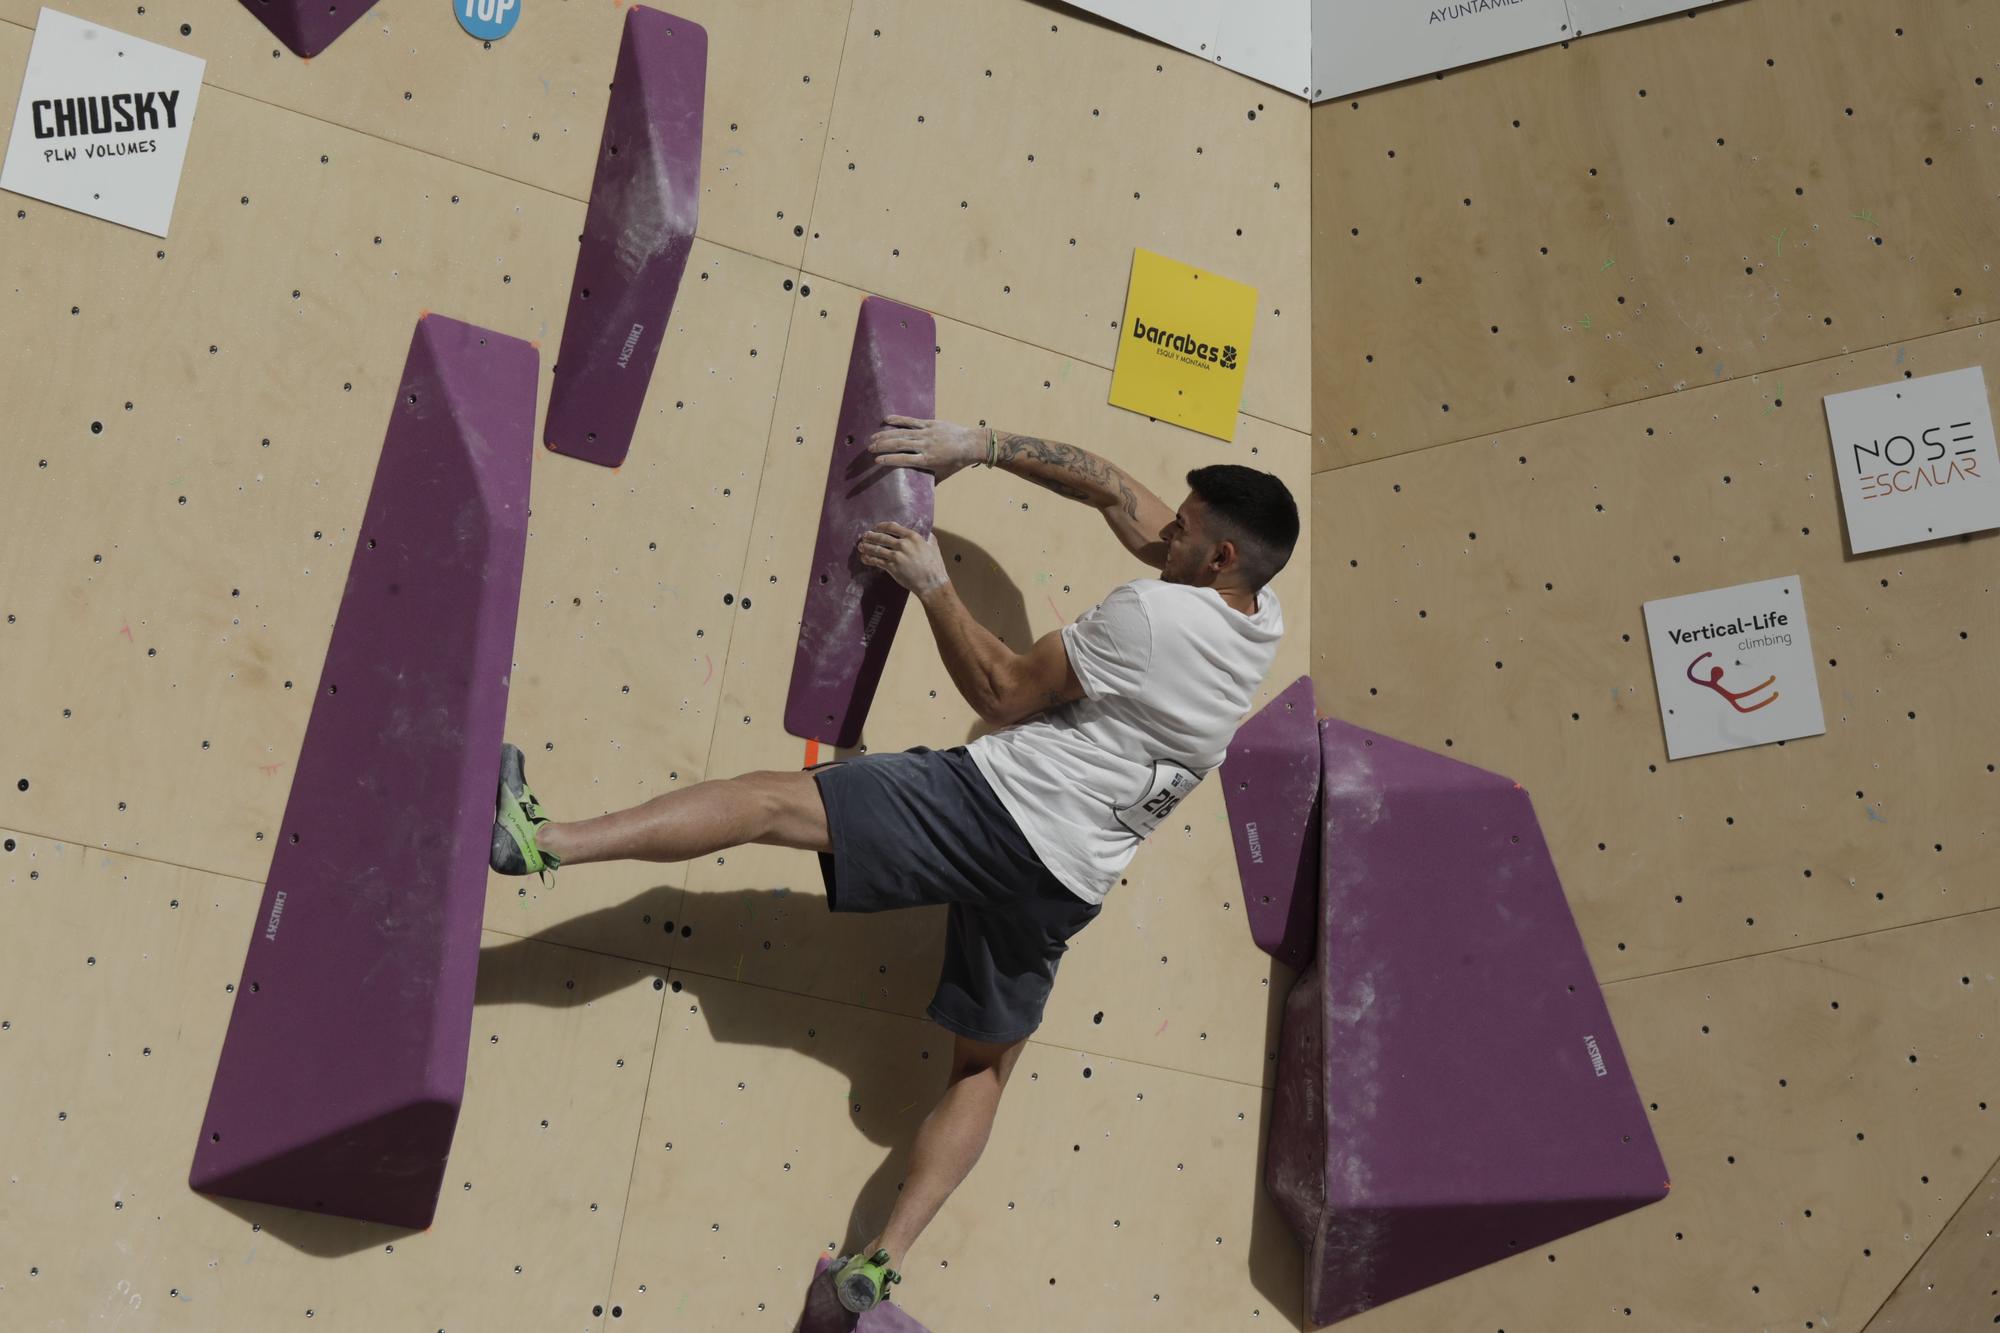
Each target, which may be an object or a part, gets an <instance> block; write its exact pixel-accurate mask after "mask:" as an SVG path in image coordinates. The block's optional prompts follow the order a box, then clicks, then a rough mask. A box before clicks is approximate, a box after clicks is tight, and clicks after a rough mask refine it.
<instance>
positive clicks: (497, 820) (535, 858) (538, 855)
mask: <svg viewBox="0 0 2000 1333" xmlns="http://www.w3.org/2000/svg"><path fill="white" fill-rule="evenodd" d="M524 764H525V760H524V759H523V757H522V755H521V751H520V750H519V748H517V747H516V746H512V745H508V744H505V743H504V742H503V743H502V744H501V746H500V795H499V798H498V799H497V800H496V801H495V803H494V807H493V859H492V865H493V868H494V869H495V870H497V871H499V872H500V873H501V874H503V875H541V876H542V883H544V884H553V881H552V880H550V879H549V877H548V874H547V873H546V872H548V871H552V870H555V869H557V868H558V867H560V866H561V865H562V859H561V858H560V857H558V856H556V855H554V854H553V853H551V852H545V851H543V850H542V849H541V848H539V847H537V846H535V834H536V832H537V830H539V829H540V828H541V826H542V825H544V824H546V823H548V822H549V817H548V816H547V815H546V814H544V813H542V803H541V802H540V801H537V800H536V799H535V793H534V792H532V791H530V790H528V779H527V774H526V772H525V771H524Z"/></svg>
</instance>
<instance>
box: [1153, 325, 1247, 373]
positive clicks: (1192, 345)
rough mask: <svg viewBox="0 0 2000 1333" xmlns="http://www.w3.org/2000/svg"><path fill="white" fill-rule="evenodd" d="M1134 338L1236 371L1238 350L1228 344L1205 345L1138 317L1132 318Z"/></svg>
mask: <svg viewBox="0 0 2000 1333" xmlns="http://www.w3.org/2000/svg"><path fill="white" fill-rule="evenodd" d="M1132 336H1133V337H1134V338H1137V339H1138V340H1139V341H1140V342H1148V343H1151V344H1153V345H1154V346H1155V347H1158V348H1159V349H1160V350H1161V351H1162V352H1179V353H1180V354H1181V355H1182V356H1183V357H1192V358H1193V359H1194V360H1196V361H1205V362H1207V363H1209V364H1210V365H1218V366H1220V367H1221V368H1222V369H1224V370H1234V369H1236V349H1235V348H1234V347H1231V346H1229V345H1228V344H1227V343H1222V344H1216V343H1205V342H1202V341H1200V340H1199V339H1197V338H1195V337H1194V336H1193V335H1192V334H1187V333H1175V332H1173V331H1172V330H1171V329H1163V328H1161V327H1160V326H1159V325H1157V324H1148V323H1146V321H1145V320H1143V319H1141V318H1139V317H1138V316H1137V315H1134V316H1132Z"/></svg>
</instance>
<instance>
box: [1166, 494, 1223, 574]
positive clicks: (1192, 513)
mask: <svg viewBox="0 0 2000 1333" xmlns="http://www.w3.org/2000/svg"><path fill="white" fill-rule="evenodd" d="M1206 519H1207V505H1206V503H1205V502H1204V501H1203V500H1202V498H1201V497H1200V496H1199V495H1196V494H1195V493H1194V492H1193V491H1189V492H1188V497H1187V499H1185V500H1183V501H1182V502H1181V507H1180V510H1179V511H1178V512H1177V513H1176V514H1175V515H1174V518H1173V521H1172V522H1171V523H1169V524H1167V526H1166V527H1164V528H1162V529H1160V540H1161V541H1163V542H1165V543H1166V544H1167V563H1166V564H1165V566H1163V567H1162V568H1161V570H1160V578H1161V579H1162V580H1163V581H1164V582H1167V583H1194V582H1196V580H1197V578H1198V576H1199V574H1200V571H1201V567H1202V566H1203V565H1204V564H1206V563H1207V562H1208V558H1209V556H1211V555H1213V554H1214V543H1213V542H1211V541H1209V540H1208V537H1207V535H1206V534H1205V533H1204V532H1203V531H1202V528H1203V526H1204V523H1205V521H1206Z"/></svg>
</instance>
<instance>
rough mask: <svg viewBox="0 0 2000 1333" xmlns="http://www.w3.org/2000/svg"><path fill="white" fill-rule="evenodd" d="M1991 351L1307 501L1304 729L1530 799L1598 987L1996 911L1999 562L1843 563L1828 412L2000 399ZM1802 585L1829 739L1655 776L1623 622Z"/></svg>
mask: <svg viewBox="0 0 2000 1333" xmlns="http://www.w3.org/2000/svg"><path fill="white" fill-rule="evenodd" d="M1993 344H1994V340H1993V339H1992V338H1991V337H1989V336H1987V334H1986V332H1985V330H1983V329H1971V330H1965V331H1960V332H1955V333H1944V334H1938V335H1936V336H1934V337H1931V338H1925V339H1920V340H1917V341H1915V342H1912V343H1909V344H1906V345H1899V346H1895V347H1884V348H1879V349H1876V350H1874V351H1870V352H1866V353H1863V354H1860V355H1857V356H1851V357H1838V358H1834V359H1832V360H1828V361H1822V362H1816V363H1813V364H1811V365H1806V366H1793V367H1790V368H1788V369H1786V370H1784V371H1782V372H1779V373H1776V374H1771V375H1752V376H1750V377H1747V378H1744V379H1739V380H1732V381H1727V382H1724V383H1722V384H1718V385H1715V386H1712V387H1708V388H1703V389H1700V390H1695V391H1690V392H1688V393H1685V394H1679V395H1676V396H1674V397H1671V398H1663V399H1653V400H1651V401H1648V402H1642V403H1633V404H1628V405H1625V406H1621V407H1615V408H1606V409H1604V410H1602V411H1599V412H1595V413H1591V414H1589V415H1587V416H1580V417H1572V418H1569V419H1566V420H1563V421H1557V422H1551V423H1547V424H1544V425H1540V426H1531V427H1524V428H1522V429H1520V430H1517V431H1510V432H1506V433H1504V434H1501V435H1498V436H1496V437H1494V438H1492V439H1490V440H1488V439H1482V440H1478V441H1472V442H1468V443H1464V444H1457V445H1452V446H1449V447H1446V448H1439V449H1430V450H1425V451H1423V452H1421V453H1417V454H1411V455H1408V456H1405V457H1400V458H1389V459H1383V460H1380V461H1377V462H1373V463H1368V464H1363V465H1359V466H1355V467H1350V468H1342V469H1339V470H1337V471H1333V472H1325V473H1319V474H1316V476H1315V478H1314V523H1315V524H1316V526H1317V529H1318V531H1317V545H1316V549H1317V550H1318V551H1319V552H1320V563H1319V564H1318V566H1317V569H1316V575H1317V577H1316V579H1315V582H1314V586H1313V600H1314V610H1313V623H1314V625H1315V627H1316V629H1317V632H1316V634H1315V637H1314V643H1313V677H1314V680H1315V683H1316V685H1317V689H1318V698H1319V707H1320V709H1321V710H1322V711H1323V712H1329V713H1333V714H1336V715H1338V716H1340V717H1343V718H1345V719H1347V720H1348V721H1351V722H1354V723H1356V724H1357V725H1360V726H1364V727H1369V728H1371V729H1375V730H1379V731H1384V732H1386V733H1388V734H1390V735H1393V736H1395V737H1397V738H1398V739H1399V740H1404V741H1407V742H1409V743H1411V744H1413V745H1419V746H1423V747H1425V748H1428V749H1434V750H1438V751H1440V752H1443V753H1447V754H1450V755H1452V756H1453V757H1455V758H1458V759H1462V760H1464V761H1465V762H1467V763H1471V764H1475V765H1477V766H1479V767H1481V768H1486V769H1491V770H1493V771H1496V772H1503V773H1506V774H1508V775H1509V776H1511V777H1513V778H1514V779H1515V780H1516V781H1519V782H1520V783H1522V784H1523V785H1525V786H1526V787H1527V788H1528V790H1529V791H1530V792H1531V793H1532V794H1533V795H1534V798H1535V804H1536V809H1537V811H1538V812H1539V814H1540V816H1541V819H1542V825H1543V829H1544V831H1545V832H1546V834H1547V835H1548V839H1549V844H1550V847H1551V849H1552V851H1553V853H1554V856H1555V862H1556V868H1557V870H1558V871H1559V872H1560V873H1561V875H1562V878H1563V887H1564V889H1565V891H1566V892H1567V894H1568V896H1569V900H1570V903H1571V905H1572V907H1573V909H1574V911H1575V913H1576V916H1577V919H1578V923H1579V925H1580V927H1581V929H1582V931H1583V935H1584V938H1585V940H1586V941H1588V942H1589V945H1590V948H1591V953H1592V957H1593V959H1594V960H1595V962H1596V965H1597V968H1598V975H1599V977H1600V978H1601V979H1604V980H1615V979H1618V978H1621V977H1630V976H1639V975H1645V974H1651V973H1657V972H1662V971H1667V970H1670V969H1675V968H1684V967H1690V966H1696V965H1699V964H1701V963H1705V962H1712V961H1715V960H1719V959H1724V958H1732V957H1740V956H1744V955H1749V954H1760V953H1765V952H1768V951H1770V950H1772V949H1776V948H1784V947H1791V946H1794V945H1798V944H1801V943H1805V942H1810V941H1814V940H1831V939H1843V938H1846V937H1848V936H1852V935H1858V934H1863V933H1866V932H1870V931H1884V930H1888V929H1891V928H1893V927H1897V926H1907V925H1910V924H1913V923H1915V922H1920V921H1932V920H1941V919H1945V918H1949V917H1955V916H1957V915H1959V914H1961V913H1964V912H1969V911H1975V910H1979V909H1984V908H1992V907H1994V906H1996V905H2000V890H1996V887H1995V886H1996V878H1995V875H1994V868H1995V853H1994V851H1993V849H1992V847H1991V846H1990V843H1991V840H1992V832H1993V829H1992V822H1993V821H1992V812H1993V809H1994V793H1995V792H1996V790H2000V787H1996V785H1995V784H1996V783H2000V776H1996V774H1995V771H1994V769H1995V766H1996V765H2000V723H1996V721H1995V717H1994V713H1993V710H1992V709H1991V708H1990V707H1988V706H1987V705H1986V704H1985V702H1984V699H1985V697H1986V695H1987V694H1988V693H1989V692H1990V687H1991V682H1992V680H1993V668H1992V661H1991V649H1992V646H1993V644H1994V643H1995V642H1996V641H2000V608H1996V607H1995V605H1994V602H1993V598H1992V597H1991V595H1990V594H1989V593H1988V592H1987V591H1986V589H1987V585H1988V584H1989V583H1990V579H1988V578H1986V577H1985V576H1984V575H1982V574H1978V573H1974V572H1971V571H1974V570H1976V569H1978V568H1982V567H1983V566H1981V565H1980V563H1979V562H1980V553H1981V552H1982V551H1986V550H1990V549H1991V546H1992V543H1993V541H1994V537H1993V536H1992V535H1991V534H1985V535H1975V536H1970V537H1967V538H1963V539H1951V540H1946V541H1938V542H1930V543H1925V544H1921V545H1918V546H1913V547H1909V548H1906V549H1902V550H1897V551H1889V552H1883V553H1881V554H1880V555H1875V556H1869V557H1866V558H1862V559H1854V558H1851V557H1849V556H1848V555H1847V553H1846V547H1845V542H1844V538H1843V535H1842V523H1841V517H1840V500H1839V494H1838V486H1837V482H1836V480H1835V477H1834V471H1833V466H1832V459H1831V450H1830V448H1829V446H1828V443H1827V436H1826V420H1825V413H1824V411H1823V410H1822V409H1821V406H1820V400H1821V397H1822V395H1824V394H1827V393H1833V392H1839V391H1842V390H1846V389H1854V388H1861V387H1863V386H1866V385H1870V384H1881V383H1886V382H1889V381H1891V380H1896V379H1898V378H1902V377H1916V376H1923V375H1928V374H1931V373H1934V372H1938V371H1944V370H1949V369H1955V368H1957V367H1961V366H1967V365H1982V366H1984V367H1985V369H1986V375H1987V380H1988V383H1989V384H1992V383H1994V382H1996V381H2000V356H1996V348H1995V347H1994V345H1993ZM1781 403H1782V406H1781V405H1780V404H1781ZM1790 574H1797V575H1799V576H1800V577H1801V579H1802V580H1803V590H1804V597H1805V609H1806V613H1807V616H1808V617H1809V620H1810V625H1811V630H1812V642H1813V648H1814V651H1815V653H1816V655H1817V659H1818V660H1817V687H1818V690H1819V692H1820V697H1821V699H1822V702H1823V705H1824V709H1825V712H1826V722H1827V732H1826V735H1824V736H1817V737H1806V738H1803V739H1800V740H1795V741H1791V742H1788V743H1785V744H1782V745H1764V746H1757V747H1753V748H1749V749H1744V750H1738V751H1733V752H1730V753H1726V754H1721V755H1715V756H1705V757H1702V758H1698V759H1689V760H1682V761H1678V762H1669V761H1668V759H1667V756H1666V747H1665V737H1664V734H1663V732H1662V729H1661V719H1660V709H1659V700H1658V694H1657V692H1656V687H1655V682H1654V679H1653V670H1652V664H1651V658H1650V655H1649V649H1648V647H1647V639H1646V632H1645V623H1644V616H1643V613H1642V610H1641V604H1642V603H1643V602H1646V601H1650V600H1654V599H1657V598H1664V597H1674V596H1679V595H1682V594H1685V593H1691V592H1695V591H1698V590H1702V589H1707V588H1716V587H1727V586H1731V585H1734V584H1737V583H1742V582H1748V581H1752V580H1755V579H1761V578H1776V577H1781V576H1784V575H1790ZM1621 1035H1622V1034H1621ZM1627 1048H1628V1049H1631V1043H1629V1042H1627ZM1633 1058H1634V1059H1635V1060H1638V1059H1640V1058H1642V1057H1641V1056H1640V1055H1639V1054H1635V1055H1634V1057H1633Z"/></svg>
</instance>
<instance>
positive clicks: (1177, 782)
mask: <svg viewBox="0 0 2000 1333" xmlns="http://www.w3.org/2000/svg"><path fill="white" fill-rule="evenodd" d="M1201 779H1202V775H1200V774H1197V773H1195V772H1194V771H1193V770H1191V769H1187V768H1183V767H1181V766H1180V765H1179V764H1176V763H1174V762H1173V761H1172V760H1170V759H1156V760H1154V761H1153V780H1152V782H1151V784H1150V785H1149V786H1148V787H1147V788H1146V794H1145V795H1144V796H1141V797H1140V798H1139V799H1138V800H1137V801H1136V802H1134V803H1133V804H1131V805H1128V806H1126V807H1125V808H1124V809H1122V810H1116V811H1113V813H1114V814H1116V815H1117V816H1118V822H1119V823H1121V824H1123V825H1124V826H1125V827H1126V828H1128V829H1131V830H1132V831H1133V832H1134V833H1136V834H1138V835H1139V836H1140V837H1141V838H1145V837H1148V836H1150V835H1151V834H1152V832H1153V830H1154V829H1156V828H1158V827H1159V826H1160V822H1161V821H1162V820H1164V819H1165V818H1166V817H1167V816H1168V815H1170V814H1172V813H1173V812H1174V807H1175V806H1177V805H1179V804H1180V803H1181V802H1182V801H1183V800H1185V799H1186V798H1187V794H1188V793H1189V792H1191V791H1193V790H1194V789H1195V788H1196V787H1197V786H1199V785H1200V784H1201Z"/></svg>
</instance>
